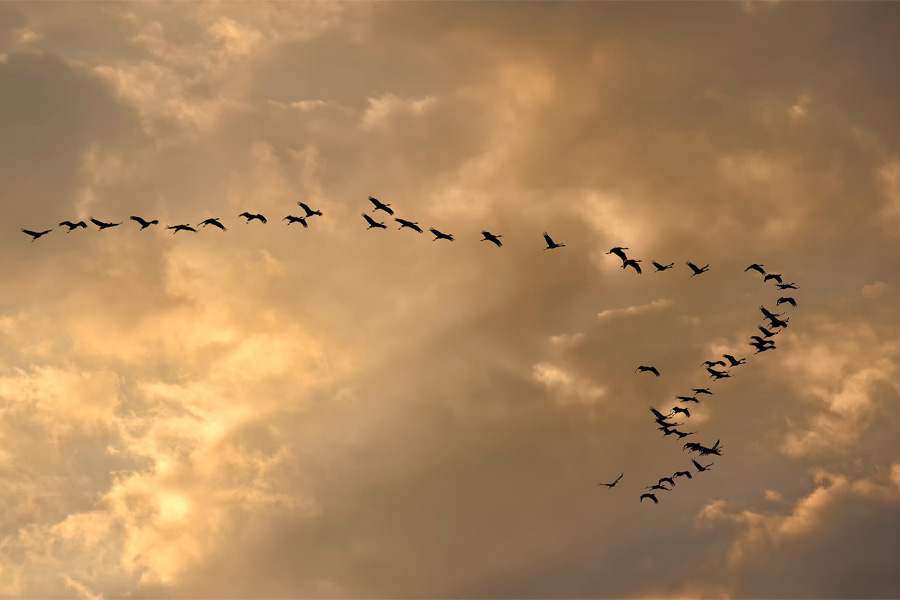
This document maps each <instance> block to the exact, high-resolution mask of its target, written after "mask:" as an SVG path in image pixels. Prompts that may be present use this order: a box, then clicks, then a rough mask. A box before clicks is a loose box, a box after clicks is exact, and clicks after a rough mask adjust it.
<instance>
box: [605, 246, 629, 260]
mask: <svg viewBox="0 0 900 600" xmlns="http://www.w3.org/2000/svg"><path fill="white" fill-rule="evenodd" d="M623 250H628V248H623V247H621V246H616V247H615V248H611V249H610V251H609V252H607V254H615V255H616V256H618V257H619V258H621V259H622V260H623V261H624V260H628V257H627V256H625V253H624V252H622V251H623Z"/></svg>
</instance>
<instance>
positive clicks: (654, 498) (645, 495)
mask: <svg viewBox="0 0 900 600" xmlns="http://www.w3.org/2000/svg"><path fill="white" fill-rule="evenodd" d="M644 498H650V499H651V500H653V504H659V500H657V499H656V495H655V494H651V493H649V492H647V493H646V494H641V502H643V501H644Z"/></svg>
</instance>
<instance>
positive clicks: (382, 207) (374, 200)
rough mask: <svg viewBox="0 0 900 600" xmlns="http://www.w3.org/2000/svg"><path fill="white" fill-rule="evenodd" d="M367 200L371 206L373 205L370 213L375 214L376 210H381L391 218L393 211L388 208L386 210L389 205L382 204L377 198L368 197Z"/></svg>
mask: <svg viewBox="0 0 900 600" xmlns="http://www.w3.org/2000/svg"><path fill="white" fill-rule="evenodd" d="M369 200H370V201H371V202H372V204H374V205H375V208H373V209H372V212H375V211H376V210H383V211H384V212H386V213H387V214H389V215H391V216H392V217H393V216H394V211H393V210H391V209H390V208H388V206H390V204H384V203H383V202H379V200H378V198H373V197H372V196H369Z"/></svg>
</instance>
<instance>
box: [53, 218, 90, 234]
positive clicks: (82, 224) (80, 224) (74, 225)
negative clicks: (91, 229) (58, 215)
mask: <svg viewBox="0 0 900 600" xmlns="http://www.w3.org/2000/svg"><path fill="white" fill-rule="evenodd" d="M59 226H60V227H63V226H65V227H68V228H69V231H67V232H66V233H70V232H71V231H72V230H73V229H77V228H79V227H81V228H82V229H87V223H85V222H84V221H78V222H77V223H73V222H72V221H63V222H62V223H60V224H59Z"/></svg>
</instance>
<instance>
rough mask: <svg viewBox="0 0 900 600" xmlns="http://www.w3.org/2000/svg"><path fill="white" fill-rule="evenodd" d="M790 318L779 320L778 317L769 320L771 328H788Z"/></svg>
mask: <svg viewBox="0 0 900 600" xmlns="http://www.w3.org/2000/svg"><path fill="white" fill-rule="evenodd" d="M790 320H791V318H790V317H785V318H784V320H782V319H779V318H777V317H770V318H769V326H770V327H787V325H788V321H790Z"/></svg>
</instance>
